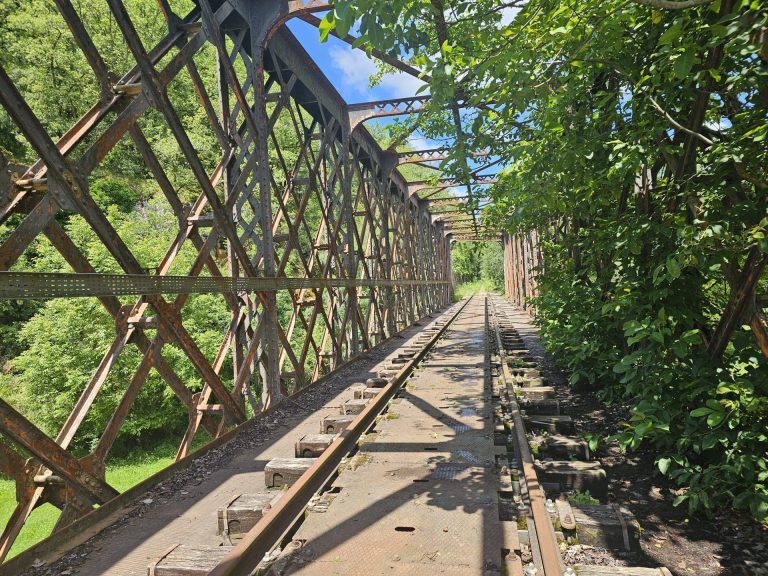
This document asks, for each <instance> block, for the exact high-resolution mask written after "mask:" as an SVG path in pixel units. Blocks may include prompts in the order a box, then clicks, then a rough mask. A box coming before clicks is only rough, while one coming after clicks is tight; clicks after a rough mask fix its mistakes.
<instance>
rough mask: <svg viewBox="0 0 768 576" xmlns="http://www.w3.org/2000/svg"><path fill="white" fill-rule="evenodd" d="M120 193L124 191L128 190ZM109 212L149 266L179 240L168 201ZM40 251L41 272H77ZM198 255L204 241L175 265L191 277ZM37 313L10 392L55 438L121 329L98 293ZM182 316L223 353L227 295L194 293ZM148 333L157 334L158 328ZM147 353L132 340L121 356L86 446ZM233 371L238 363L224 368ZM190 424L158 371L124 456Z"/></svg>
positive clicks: (87, 424)
mask: <svg viewBox="0 0 768 576" xmlns="http://www.w3.org/2000/svg"><path fill="white" fill-rule="evenodd" d="M114 189H116V190H119V191H124V190H126V189H127V188H122V187H117V188H114ZM120 198H122V199H125V198H128V199H129V200H130V199H131V196H130V194H125V195H123V196H121V197H120ZM121 201H123V200H121ZM108 212H109V214H110V218H111V220H112V223H113V225H114V226H115V228H116V230H117V232H118V234H120V236H121V237H122V238H123V239H125V241H126V243H127V244H128V245H129V246H130V247H131V248H132V250H133V251H134V253H135V254H136V255H137V256H138V257H139V260H140V262H141V263H142V264H143V265H145V266H147V267H150V266H152V265H154V263H155V262H158V261H159V259H160V258H161V257H162V255H163V253H164V251H165V247H166V246H168V245H170V243H171V242H172V240H173V238H174V237H175V232H174V230H175V228H176V219H175V215H174V214H173V213H172V212H171V210H170V209H168V208H165V207H164V204H163V202H162V200H160V199H158V200H157V201H154V200H153V201H151V202H149V203H147V204H141V205H139V206H137V207H136V208H135V209H134V210H133V211H132V212H130V213H129V214H125V213H124V212H123V211H122V209H121V208H119V207H117V206H115V205H112V207H111V208H110V209H108ZM65 228H66V229H67V232H68V233H69V235H70V236H71V237H72V238H73V239H74V240H75V242H77V243H78V245H79V246H80V248H81V249H82V250H83V251H84V253H85V255H86V256H87V257H88V259H89V260H90V261H91V262H93V263H94V265H95V266H96V268H97V269H98V270H100V271H103V272H114V271H117V270H118V267H117V264H116V263H115V262H114V260H113V259H112V258H111V256H110V255H109V254H108V252H107V250H106V248H105V247H104V245H103V244H102V243H101V242H100V241H99V239H98V238H97V237H96V235H95V234H94V233H93V231H92V230H91V229H90V228H89V227H88V226H87V224H86V223H85V222H84V220H83V219H82V218H80V217H79V216H72V217H70V218H69V219H68V221H67V223H66V225H65ZM33 248H34V249H33V250H31V251H29V253H28V254H25V259H24V260H22V261H21V262H20V264H19V265H20V267H23V268H25V269H28V270H40V271H43V270H44V271H58V270H61V271H65V270H67V266H66V264H65V263H64V261H63V259H62V257H61V256H60V255H59V254H58V252H56V250H55V249H54V248H53V246H51V245H50V244H49V243H47V242H46V241H44V240H42V239H38V240H37V241H36V242H35V246H34V247H33ZM194 257H195V250H194V247H192V246H191V245H187V246H185V248H184V249H183V250H182V252H181V254H180V255H179V257H178V258H177V261H176V262H175V264H174V267H173V270H174V271H177V272H178V273H186V270H188V269H189V266H190V265H191V263H192V261H193V259H194ZM128 301H129V299H126V301H125V302H126V303H128ZM32 312H36V313H35V314H34V316H32V317H31V318H29V319H28V320H27V321H26V322H22V321H21V320H19V321H18V323H17V325H20V326H21V328H20V329H19V330H18V333H19V341H18V342H17V344H16V345H17V346H18V347H19V348H23V351H21V352H20V353H19V354H18V355H17V356H15V357H14V358H12V359H11V360H10V361H9V368H10V370H9V371H8V372H7V373H5V374H2V375H0V393H2V396H3V397H4V398H6V399H8V400H9V401H10V402H12V403H13V404H14V405H16V406H17V407H19V408H20V409H21V410H22V412H23V413H24V414H25V415H26V416H27V417H29V418H31V419H32V420H33V421H34V422H35V423H36V424H38V425H39V426H41V428H42V429H43V430H45V431H46V432H47V433H48V434H50V435H53V436H55V435H56V433H57V432H58V430H59V428H60V427H61V425H62V424H63V422H64V420H65V419H66V417H67V415H68V414H69V411H70V410H71V409H72V407H73V406H74V404H75V402H76V400H77V398H78V396H79V394H80V392H81V391H82V389H83V386H84V384H85V383H86V382H88V381H89V380H90V378H91V376H92V375H93V374H94V373H95V371H96V367H97V366H98V364H99V362H100V360H101V358H102V355H103V354H104V352H105V351H106V350H108V349H109V346H110V345H111V343H112V341H113V339H114V335H115V326H114V322H113V320H112V318H111V317H110V316H109V314H107V312H106V311H105V310H104V308H103V307H102V305H101V303H100V302H99V301H98V300H96V299H85V298H72V299H57V300H50V301H48V302H45V303H44V304H42V305H40V308H39V309H37V308H35V309H33V310H32ZM182 318H183V320H184V323H185V326H186V328H187V330H189V331H190V332H191V333H193V334H195V341H196V342H197V344H198V346H199V347H200V349H201V350H202V351H203V353H204V354H205V355H206V356H207V357H208V358H209V359H213V357H214V356H215V354H216V351H217V350H218V347H219V345H220V343H221V342H220V341H221V335H222V334H223V333H224V332H225V330H226V326H227V325H228V323H229V311H228V309H227V307H226V304H225V302H224V300H223V298H222V297H221V296H220V295H209V294H197V295H191V296H190V297H189V301H188V303H187V305H186V306H185V307H184V308H183V314H182ZM148 335H149V336H152V333H151V332H150V333H149V334H148ZM163 356H164V358H165V359H166V360H167V361H168V363H169V364H170V365H171V366H172V367H173V369H174V371H175V372H176V373H177V374H178V375H179V378H180V379H181V381H182V382H184V383H185V384H187V385H188V386H189V387H190V388H191V389H192V390H198V389H199V388H200V387H201V386H202V381H201V380H200V377H199V375H198V374H197V372H196V371H195V370H194V368H193V367H192V365H191V364H190V362H189V360H188V359H187V358H186V356H185V355H184V354H183V353H182V352H181V351H180V350H179V349H178V348H176V347H174V346H170V345H166V346H165V347H164V348H163ZM140 359H141V355H140V354H139V352H138V350H137V349H136V348H135V347H134V346H131V345H129V346H127V347H126V348H125V350H124V351H123V352H122V354H121V355H120V356H119V358H118V360H117V363H116V365H115V366H114V367H113V369H112V370H111V372H110V375H109V377H108V378H107V381H106V382H105V384H104V387H103V389H102V391H101V392H100V393H99V395H98V397H97V399H96V402H95V404H94V406H93V408H92V409H91V411H90V412H89V414H88V417H87V418H86V420H85V421H84V423H83V425H82V426H81V428H80V431H79V433H78V436H77V438H76V444H75V448H76V449H77V450H86V449H88V448H89V447H91V445H92V443H93V442H95V441H97V440H98V438H99V436H100V433H101V432H102V431H103V430H104V427H105V426H106V423H107V422H108V420H109V418H110V416H111V415H112V413H113V411H114V408H115V406H117V403H118V402H119V401H120V398H121V397H122V395H123V393H124V391H125V388H126V386H127V385H128V383H129V382H130V380H131V377H132V375H133V372H134V371H135V369H136V367H137V366H138V363H139V361H140ZM231 373H232V368H231V363H230V361H228V362H227V364H225V366H224V368H223V369H222V374H224V375H230V374H231ZM186 422H187V412H186V409H185V408H184V407H183V406H182V405H181V403H180V402H179V401H178V400H177V399H176V397H175V395H174V394H173V392H172V391H171V390H170V388H169V387H168V386H167V384H166V383H165V381H164V380H162V379H161V378H160V376H159V375H158V374H157V373H156V372H155V371H154V370H153V371H151V372H150V375H149V378H148V379H147V382H146V384H145V385H144V386H143V387H142V389H141V392H140V393H139V395H138V397H137V399H136V401H135V404H134V407H133V409H132V410H131V412H130V415H129V417H128V418H127V420H126V421H125V423H124V425H123V427H122V428H121V439H120V444H119V445H118V446H116V449H117V450H118V452H119V451H120V450H124V449H127V448H129V447H130V446H131V445H134V444H136V443H145V442H148V441H152V439H154V438H156V437H157V436H158V435H161V436H162V435H164V434H167V435H170V434H174V433H175V434H177V435H178V433H179V432H180V431H182V430H183V429H184V427H185V426H186Z"/></svg>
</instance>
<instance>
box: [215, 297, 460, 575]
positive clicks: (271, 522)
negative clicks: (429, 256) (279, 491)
mask: <svg viewBox="0 0 768 576" xmlns="http://www.w3.org/2000/svg"><path fill="white" fill-rule="evenodd" d="M465 305H466V303H465V304H464V305H461V306H454V307H453V308H452V309H451V310H449V312H447V313H446V316H448V322H447V323H446V324H445V325H444V326H443V327H442V328H441V329H439V330H436V331H435V332H433V335H432V337H431V338H429V340H428V341H427V342H426V344H425V345H424V347H423V348H422V350H421V351H420V352H419V353H417V354H415V355H414V356H413V358H412V359H411V360H410V362H408V363H406V364H405V365H403V367H402V368H401V369H400V370H399V371H398V373H397V375H396V376H395V377H393V378H392V379H391V381H390V382H389V383H388V384H387V385H385V386H384V387H382V388H381V390H380V392H379V394H378V395H377V396H376V397H375V398H373V399H371V400H370V402H369V403H368V405H367V406H366V407H365V408H364V409H363V411H362V412H360V414H358V415H357V416H356V417H355V419H354V420H353V421H352V423H351V424H350V425H349V426H348V427H347V428H346V429H345V430H344V431H343V432H341V433H340V434H339V437H338V438H337V439H336V440H335V441H334V442H333V443H331V445H330V446H329V447H328V448H327V449H326V450H325V451H324V452H323V454H322V455H321V456H320V457H319V458H317V460H316V461H315V462H314V464H313V465H312V467H311V468H309V470H307V472H306V473H304V475H302V477H301V478H300V479H299V481H297V482H296V483H295V484H294V485H293V486H291V487H290V488H289V489H288V490H287V491H286V493H285V494H284V495H283V496H282V498H280V500H279V501H278V503H277V504H276V505H275V506H274V507H273V508H272V510H271V511H270V513H269V514H268V515H267V516H265V517H264V518H262V519H261V520H260V521H259V522H258V523H257V524H256V526H254V527H253V528H252V529H251V530H250V531H249V532H248V533H247V534H246V535H245V536H244V537H243V540H242V541H241V542H240V543H239V544H238V545H237V546H236V547H235V548H234V549H233V550H232V551H231V552H230V553H229V554H228V555H227V556H226V557H225V558H224V560H223V561H222V562H221V563H220V564H219V565H218V566H217V567H216V568H215V569H214V570H212V571H211V573H210V574H211V576H241V575H242V576H246V575H248V574H251V572H252V571H253V569H254V568H255V567H256V565H257V564H258V563H259V562H261V560H262V559H263V557H264V555H265V554H267V553H268V552H269V551H270V550H271V549H272V548H273V547H274V546H275V545H276V544H277V543H278V542H279V541H280V539H281V537H282V535H283V534H285V532H286V531H287V530H288V529H289V528H290V527H291V526H292V525H293V524H294V522H295V521H296V519H297V518H298V517H299V516H300V515H301V514H302V512H303V511H304V509H305V507H306V505H307V503H308V502H309V500H310V498H311V497H312V496H313V495H314V494H315V493H316V492H317V491H318V490H319V489H320V488H321V487H322V486H323V485H324V484H325V483H326V482H327V480H328V478H330V476H331V475H332V474H333V473H334V472H335V471H336V469H337V467H338V465H339V463H340V462H341V459H342V458H343V457H344V455H346V454H347V453H348V452H349V451H350V450H351V449H352V448H353V447H354V445H355V444H356V443H357V441H358V440H359V438H360V436H361V435H362V434H363V433H365V431H366V430H367V429H368V428H369V427H370V426H371V424H372V423H373V421H374V419H375V417H376V416H377V415H378V414H379V413H380V412H381V411H382V409H383V408H384V407H385V406H386V404H387V402H388V401H389V400H390V399H391V398H392V396H393V395H394V394H395V392H397V390H398V389H399V388H400V386H402V384H403V382H404V381H405V379H406V377H407V376H408V375H409V374H410V373H411V372H412V370H413V368H414V367H415V366H416V364H417V363H418V362H419V361H421V359H422V358H423V357H424V356H425V355H426V354H427V353H428V351H429V350H430V348H431V347H432V346H433V345H434V343H435V342H436V341H437V339H438V338H439V337H440V336H441V335H442V333H443V332H444V330H445V328H446V326H447V325H448V323H450V322H451V321H452V320H453V319H454V318H455V317H456V316H457V315H458V314H459V313H460V312H461V310H462V309H463V308H464V306H465Z"/></svg>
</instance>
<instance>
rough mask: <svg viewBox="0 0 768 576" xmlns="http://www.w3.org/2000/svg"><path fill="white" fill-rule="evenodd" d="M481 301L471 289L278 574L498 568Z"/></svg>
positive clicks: (495, 485) (500, 545) (469, 571)
mask: <svg viewBox="0 0 768 576" xmlns="http://www.w3.org/2000/svg"><path fill="white" fill-rule="evenodd" d="M485 341H486V327H485V318H484V299H483V298H475V299H473V301H472V302H470V304H469V305H468V306H467V308H465V309H464V310H463V311H462V313H461V314H460V315H459V317H458V318H457V320H456V321H455V322H454V323H453V324H452V325H451V327H450V328H449V330H448V332H447V334H446V336H445V337H444V338H443V339H442V340H441V341H439V342H438V344H437V346H436V348H435V349H433V352H432V354H431V355H430V357H429V359H428V360H427V361H426V362H425V363H423V364H422V366H423V369H421V370H419V371H418V372H417V373H416V374H415V375H414V376H413V377H412V378H411V380H410V381H409V383H408V384H407V386H406V388H405V390H404V391H403V392H402V393H401V394H400V397H399V398H397V399H395V400H394V402H393V405H392V407H391V408H390V410H389V412H388V414H387V416H385V417H384V418H383V419H382V420H381V421H380V422H379V423H378V424H377V426H376V428H375V432H374V433H373V434H371V435H369V436H368V437H367V438H366V441H365V442H364V443H363V445H362V446H361V449H360V451H359V452H358V454H357V455H356V456H355V457H354V458H353V460H352V461H351V463H350V466H349V467H348V468H347V469H345V470H344V471H343V472H342V473H341V474H340V475H339V477H338V479H337V480H336V482H335V484H336V486H338V487H339V488H340V489H341V490H340V492H339V493H338V496H337V497H336V499H335V500H334V501H333V502H332V503H331V505H330V506H329V508H328V510H327V511H326V512H322V513H310V514H309V515H308V517H307V518H306V519H305V521H304V523H303V524H302V526H301V527H300V528H299V530H298V532H297V533H296V535H295V536H294V539H293V542H292V544H293V545H292V546H289V547H288V549H287V550H288V551H287V553H285V554H284V555H283V559H282V561H283V562H285V564H287V566H285V567H284V568H283V570H285V571H283V572H281V573H283V574H301V575H302V576H309V575H312V576H314V575H326V574H345V575H355V574H360V575H365V576H370V575H375V574H499V573H503V571H502V569H501V563H502V557H501V549H502V548H503V546H504V545H503V537H502V529H501V523H500V521H499V510H498V495H497V491H498V474H497V472H496V467H495V450H494V445H493V417H492V407H491V392H490V373H489V371H488V369H487V367H488V363H487V359H486V356H485V355H486V342H485Z"/></svg>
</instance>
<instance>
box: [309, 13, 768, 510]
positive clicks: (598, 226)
mask: <svg viewBox="0 0 768 576" xmlns="http://www.w3.org/2000/svg"><path fill="white" fill-rule="evenodd" d="M684 6H685V4H678V3H675V2H671V3H670V2H667V3H661V2H655V1H653V0H633V1H630V2H619V1H618V0H616V1H608V2H597V1H595V0H575V1H573V2H569V3H562V2H555V1H554V0H551V1H545V2H536V3H530V2H528V3H522V2H515V1H512V2H501V1H497V0H479V1H477V2H462V1H452V0H431V1H430V2H417V1H415V0H395V1H393V2H389V3H387V5H386V7H384V6H382V5H381V4H380V3H376V2H374V1H373V0H355V1H352V0H339V1H337V2H336V3H335V4H334V10H333V11H332V12H329V13H328V15H327V16H326V17H325V19H324V24H323V26H322V31H321V34H324V33H326V31H327V30H328V29H330V28H332V27H335V28H336V30H337V31H338V32H344V31H345V30H346V29H347V28H349V26H351V24H352V23H353V22H355V21H358V20H359V30H360V33H361V34H362V42H363V43H364V44H366V45H369V46H371V47H375V48H378V49H380V50H383V51H385V52H387V53H388V54H390V55H393V56H396V57H405V58H407V59H408V60H409V61H410V62H411V63H412V64H414V65H416V66H419V67H421V68H422V69H423V70H424V77H425V78H429V80H430V81H429V84H430V86H429V87H430V93H431V95H432V98H431V101H430V103H429V104H428V105H427V107H426V110H425V112H424V113H422V114H421V116H420V119H419V122H420V125H421V126H423V127H424V130H425V131H426V132H427V133H429V134H430V135H431V137H436V138H439V137H451V136H452V137H455V138H456V145H455V146H453V147H452V155H453V157H452V159H451V160H450V161H449V162H448V163H446V166H445V168H446V170H447V171H448V172H452V173H454V174H457V175H458V176H461V173H462V172H463V171H465V170H466V160H465V157H466V154H467V153H468V152H469V151H472V150H481V149H482V150H487V151H489V152H490V153H491V155H492V156H493V157H495V158H497V159H498V160H499V161H500V162H502V163H504V164H505V165H506V167H505V168H504V170H503V173H502V176H501V178H500V179H499V183H498V184H497V185H495V186H494V187H493V189H492V192H491V194H492V197H493V206H492V207H491V208H489V209H488V211H487V216H488V217H489V218H490V219H491V220H492V221H494V222H495V223H497V224H498V225H499V226H501V227H503V228H506V229H507V230H509V231H511V232H527V231H531V230H536V231H537V232H538V234H539V237H540V238H541V243H542V248H543V251H544V255H545V269H544V270H543V271H542V272H541V274H540V275H539V276H538V278H537V283H538V287H539V290H540V294H541V296H540V297H539V298H538V300H537V302H536V306H537V312H538V316H537V321H538V322H539V323H540V326H541V333H542V336H543V337H544V338H545V340H546V342H547V344H548V346H549V348H550V350H552V351H553V352H555V353H556V354H557V355H558V356H559V357H560V359H561V361H563V362H564V363H565V364H566V365H567V366H568V368H569V369H570V370H571V382H572V383H574V384H575V385H579V386H586V387H590V388H593V389H596V390H599V391H600V392H601V393H602V394H603V395H604V396H605V397H606V398H607V399H613V398H632V399H635V405H634V408H633V412H632V416H631V418H630V421H629V426H628V427H627V428H626V430H624V431H623V432H621V433H620V434H618V435H617V436H616V437H615V440H616V441H618V442H620V443H621V445H622V446H624V447H627V448H635V447H637V446H638V445H639V444H640V443H641V442H643V441H648V442H652V443H653V444H654V445H655V446H656V449H657V450H658V452H659V454H660V456H659V458H658V467H659V470H660V471H661V472H662V473H664V474H668V475H669V476H670V477H671V478H673V479H674V480H676V481H677V482H679V483H680V484H681V485H683V486H686V487H687V490H686V491H685V492H684V493H683V494H682V495H681V496H680V497H679V498H678V503H680V502H687V503H688V505H689V507H690V508H691V509H692V510H694V509H697V508H704V509H707V510H711V509H714V508H716V507H717V506H722V505H725V504H730V505H732V506H734V507H736V508H738V509H747V510H749V511H750V512H751V513H752V514H753V515H754V516H755V518H757V519H760V520H766V519H768V486H767V485H766V484H767V482H768V461H767V460H766V458H765V455H766V453H768V435H766V434H765V427H766V424H767V423H768V422H767V419H768V409H767V408H768V362H766V358H765V356H764V355H763V354H762V353H761V350H760V349H759V348H758V346H757V340H756V338H755V337H754V335H753V334H752V333H751V331H750V329H749V327H747V328H746V329H738V330H736V332H735V333H734V335H733V337H732V338H731V341H730V343H729V345H728V346H727V348H726V349H725V351H724V353H723V354H713V353H712V351H711V349H710V347H709V339H710V337H711V336H712V334H713V333H714V332H715V330H716V329H717V327H718V323H719V321H720V317H721V315H722V313H723V310H724V308H725V304H726V302H727V299H728V295H729V292H730V290H731V286H732V285H735V284H738V282H739V271H740V269H741V268H742V267H743V266H744V263H745V261H746V259H747V254H751V255H752V256H751V258H752V259H757V260H760V261H764V260H765V258H766V256H765V255H766V253H768V241H767V240H766V231H767V229H766V228H767V226H768V204H767V202H766V194H765V191H766V189H768V172H767V171H766V166H768V147H766V146H765V138H766V135H768V124H766V122H765V118H766V109H767V108H768V96H767V95H768V75H767V74H766V65H768V49H767V46H766V36H765V33H764V30H765V27H766V24H767V23H768V12H767V11H766V10H765V6H764V4H763V3H761V2H758V1H750V0H743V1H741V0H739V1H734V0H721V1H717V2H714V1H712V2H706V1H704V2H700V3H698V5H693V6H690V5H689V7H688V8H686V9H680V8H682V7H684ZM515 13H516V14H515ZM457 100H462V101H463V102H464V105H465V107H464V108H463V110H462V111H461V112H460V113H456V112H455V102H456V101H457ZM457 123H458V124H459V125H460V127H461V131H460V132H457V127H456V126H457ZM765 287H766V281H765V279H764V278H763V279H762V280H761V281H760V282H759V285H758V290H757V292H758V293H763V292H764V291H765ZM751 314H752V316H753V317H754V318H757V320H755V321H754V322H753V324H754V325H755V326H757V328H756V330H760V327H759V324H760V322H763V323H764V322H765V320H764V317H763V319H762V320H761V319H760V316H755V314H756V312H754V308H752V309H751ZM742 322H743V323H744V324H748V323H749V322H750V319H749V318H748V317H747V318H744V319H743V320H742Z"/></svg>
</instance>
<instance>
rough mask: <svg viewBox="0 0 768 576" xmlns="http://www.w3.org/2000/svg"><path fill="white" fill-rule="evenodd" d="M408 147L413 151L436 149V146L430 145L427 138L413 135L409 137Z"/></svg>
mask: <svg viewBox="0 0 768 576" xmlns="http://www.w3.org/2000/svg"><path fill="white" fill-rule="evenodd" d="M408 146H410V147H411V149H412V150H431V149H432V148H435V146H433V145H432V144H430V143H429V141H428V140H427V139H426V138H424V137H422V136H413V135H411V136H408Z"/></svg>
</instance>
